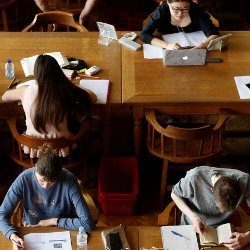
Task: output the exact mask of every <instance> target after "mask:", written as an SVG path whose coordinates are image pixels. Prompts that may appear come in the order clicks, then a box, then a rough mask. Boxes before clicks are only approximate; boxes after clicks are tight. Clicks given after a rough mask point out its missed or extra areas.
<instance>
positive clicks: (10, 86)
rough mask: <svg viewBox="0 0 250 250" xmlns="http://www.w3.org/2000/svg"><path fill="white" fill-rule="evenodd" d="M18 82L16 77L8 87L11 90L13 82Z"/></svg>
mask: <svg viewBox="0 0 250 250" xmlns="http://www.w3.org/2000/svg"><path fill="white" fill-rule="evenodd" d="M15 80H16V77H14V78H13V79H12V80H11V82H10V85H9V87H8V89H11V88H12V84H13V82H14V81H15Z"/></svg>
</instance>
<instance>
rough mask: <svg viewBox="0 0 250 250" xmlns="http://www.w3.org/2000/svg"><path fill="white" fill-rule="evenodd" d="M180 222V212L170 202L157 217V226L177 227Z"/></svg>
mask: <svg viewBox="0 0 250 250" xmlns="http://www.w3.org/2000/svg"><path fill="white" fill-rule="evenodd" d="M180 221H181V211H180V210H179V209H178V207H177V206H176V204H175V202H174V201H172V202H170V203H169V204H168V205H167V207H166V208H165V209H164V210H163V211H162V212H161V213H160V214H159V215H158V225H159V226H170V225H179V224H180Z"/></svg>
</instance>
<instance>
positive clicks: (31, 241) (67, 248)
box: [23, 231, 72, 250]
mask: <svg viewBox="0 0 250 250" xmlns="http://www.w3.org/2000/svg"><path fill="white" fill-rule="evenodd" d="M23 238H24V245H25V249H26V250H55V249H56V250H57V249H60V250H72V246H71V239H70V232H69V231H65V232H55V233H31V234H27V235H25V236H24V237H23Z"/></svg>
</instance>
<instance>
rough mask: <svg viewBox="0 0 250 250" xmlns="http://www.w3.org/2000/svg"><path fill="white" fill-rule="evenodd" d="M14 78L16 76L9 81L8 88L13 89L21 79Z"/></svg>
mask: <svg viewBox="0 0 250 250" xmlns="http://www.w3.org/2000/svg"><path fill="white" fill-rule="evenodd" d="M15 80H16V78H15V77H14V78H13V80H12V81H11V83H10V85H9V87H8V89H13V88H14V87H15V86H16V85H18V84H19V83H20V82H21V80H18V81H15Z"/></svg>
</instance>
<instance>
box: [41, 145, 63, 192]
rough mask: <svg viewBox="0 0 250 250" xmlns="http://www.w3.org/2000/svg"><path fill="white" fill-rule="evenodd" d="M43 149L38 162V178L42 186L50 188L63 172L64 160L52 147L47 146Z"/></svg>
mask: <svg viewBox="0 0 250 250" xmlns="http://www.w3.org/2000/svg"><path fill="white" fill-rule="evenodd" d="M42 151H43V153H42V154H41V156H40V157H39V158H38V160H37V163H36V178H37V180H38V182H39V184H40V185H41V186H42V187H44V188H49V187H50V186H52V185H53V184H54V183H55V182H56V180H57V179H58V178H59V176H60V175H61V173H62V161H61V158H60V157H59V156H58V155H57V154H56V152H54V151H53V150H52V149H51V148H50V147H48V146H45V147H43V148H42Z"/></svg>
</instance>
